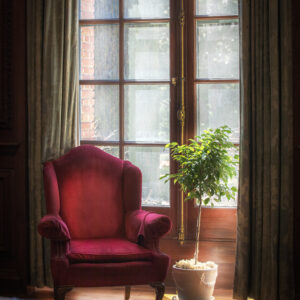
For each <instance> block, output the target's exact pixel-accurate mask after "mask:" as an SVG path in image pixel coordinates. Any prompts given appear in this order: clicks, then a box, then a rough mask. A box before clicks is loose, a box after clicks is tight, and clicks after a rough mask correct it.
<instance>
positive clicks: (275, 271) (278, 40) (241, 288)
mask: <svg viewBox="0 0 300 300" xmlns="http://www.w3.org/2000/svg"><path fill="white" fill-rule="evenodd" d="M291 20H292V18H291V1H288V0H241V34H242V47H241V50H242V51H241V52H242V63H241V65H242V84H241V148H240V153H241V157H240V193H239V203H238V230H237V232H238V233H237V253H236V271H235V282H234V298H235V299H247V297H252V298H254V299H256V300H260V299H266V300H276V299H281V300H287V299H294V281H293V185H292V183H293V180H292V171H293V170H292V169H293V149H292V144H293V132H292V129H293V127H292V126H293V121H292V118H293V111H292V107H293V99H292V77H291V76H292V36H291V30H292V24H291Z"/></svg>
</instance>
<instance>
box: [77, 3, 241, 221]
mask: <svg viewBox="0 0 300 300" xmlns="http://www.w3.org/2000/svg"><path fill="white" fill-rule="evenodd" d="M181 3H184V7H181ZM182 8H183V9H184V10H183V9H182ZM183 12H184V14H183ZM183 15H184V16H185V25H184V26H185V27H184V35H182V32H181V25H182V23H181V22H182V21H183V19H182V18H180V16H181V17H182V16H183ZM183 36H184V40H183V41H182V37H183ZM80 41H81V46H80V107H81V125H80V129H81V136H80V137H81V143H82V144H84V143H89V144H94V145H96V146H98V147H100V148H101V149H103V150H105V151H107V152H108V153H110V154H112V155H115V156H117V157H120V158H122V159H128V160H130V161H132V162H133V163H134V164H136V165H137V166H138V167H139V168H140V169H141V171H142V173H143V194H142V198H143V199H142V204H143V206H150V207H151V208H152V209H153V210H155V209H157V210H159V209H164V212H165V213H166V212H168V211H169V215H172V214H173V216H174V218H176V217H177V216H178V213H177V211H176V212H174V210H175V208H179V207H180V205H179V202H180V201H181V199H180V193H179V192H178V188H177V187H175V186H174V185H173V184H164V183H163V181H161V180H159V177H160V175H162V174H165V173H166V172H170V168H171V169H173V170H174V168H175V166H174V164H173V162H171V161H170V155H169V152H168V151H166V150H165V149H164V146H165V144H166V143H168V142H169V141H174V140H176V141H178V142H180V140H181V132H182V130H181V125H180V122H179V120H178V111H179V110H180V108H181V103H182V98H181V95H182V93H181V91H182V89H181V86H180V85H181V82H180V79H181V80H183V82H184V86H185V93H184V96H185V105H186V114H185V116H186V120H185V128H184V133H185V136H184V138H185V141H187V139H188V138H190V137H194V136H195V135H196V134H200V133H201V132H202V131H203V130H204V129H206V128H208V127H210V128H216V127H218V126H221V125H225V124H226V125H229V126H230V127H231V128H232V130H233V134H232V137H231V139H232V141H233V142H234V143H235V144H236V146H237V147H238V144H239V18H238V0H185V1H181V0H81V1H80ZM182 43H183V44H182ZM181 45H184V48H183V49H184V51H182V47H181ZM182 66H184V71H185V73H186V77H185V78H182V76H181V75H182ZM231 184H232V185H237V179H234V180H233V181H232V183H231ZM235 205H236V203H235V202H234V201H233V202H231V203H229V202H228V201H227V200H225V199H224V201H222V203H221V206H235ZM172 210H173V213H171V212H170V211H172Z"/></svg>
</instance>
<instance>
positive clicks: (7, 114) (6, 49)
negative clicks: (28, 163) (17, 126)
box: [0, 1, 13, 129]
mask: <svg viewBox="0 0 300 300" xmlns="http://www.w3.org/2000/svg"><path fill="white" fill-rule="evenodd" d="M12 19H13V1H1V2H0V70H1V73H0V129H6V128H10V127H11V117H12V49H13V40H12V36H13V26H12V21H13V20H12Z"/></svg>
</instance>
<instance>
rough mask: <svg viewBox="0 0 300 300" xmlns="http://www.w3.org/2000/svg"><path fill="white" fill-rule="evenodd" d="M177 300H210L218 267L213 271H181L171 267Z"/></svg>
mask: <svg viewBox="0 0 300 300" xmlns="http://www.w3.org/2000/svg"><path fill="white" fill-rule="evenodd" d="M172 271H173V272H172V273H173V278H174V281H175V284H176V288H177V292H178V298H179V300H212V299H214V297H213V292H214V287H215V283H216V278H217V275H218V266H216V267H215V268H213V269H204V270H195V269H182V268H178V267H176V265H173V270H172Z"/></svg>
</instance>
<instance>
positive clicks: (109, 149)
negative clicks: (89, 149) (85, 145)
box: [98, 146, 120, 158]
mask: <svg viewBox="0 0 300 300" xmlns="http://www.w3.org/2000/svg"><path fill="white" fill-rule="evenodd" d="M98 148H100V149H101V150H103V151H105V152H107V153H108V154H111V155H113V156H115V157H118V158H119V156H120V148H119V147H118V146H100V147H98Z"/></svg>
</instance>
